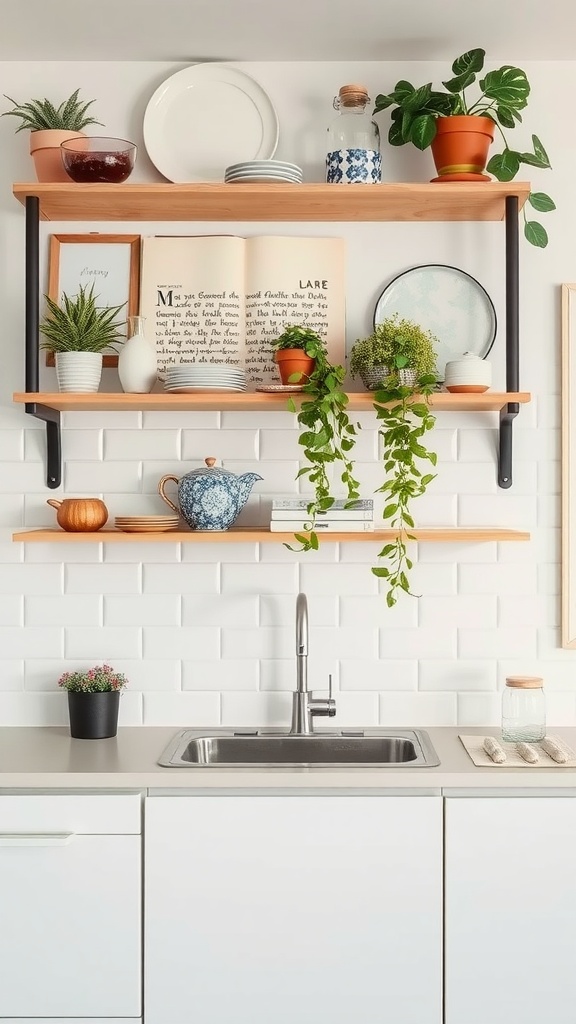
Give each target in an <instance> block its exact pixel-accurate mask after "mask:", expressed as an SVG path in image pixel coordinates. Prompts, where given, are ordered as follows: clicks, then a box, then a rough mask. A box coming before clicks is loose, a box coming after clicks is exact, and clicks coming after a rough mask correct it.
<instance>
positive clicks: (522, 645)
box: [458, 626, 536, 658]
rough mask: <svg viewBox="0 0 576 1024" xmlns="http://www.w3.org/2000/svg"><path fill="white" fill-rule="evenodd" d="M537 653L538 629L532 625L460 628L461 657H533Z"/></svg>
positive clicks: (459, 648)
mask: <svg viewBox="0 0 576 1024" xmlns="http://www.w3.org/2000/svg"><path fill="white" fill-rule="evenodd" d="M535 655H536V630H535V629H533V628H531V627H530V626H516V627H514V628H512V627H509V628H508V629H459V630H458V657H460V658H518V657H521V656H524V657H526V658H531V657H534V656H535Z"/></svg>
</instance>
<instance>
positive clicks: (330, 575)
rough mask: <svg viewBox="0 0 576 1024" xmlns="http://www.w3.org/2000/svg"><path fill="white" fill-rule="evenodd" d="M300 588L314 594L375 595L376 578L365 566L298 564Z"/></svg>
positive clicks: (376, 587) (376, 588)
mask: <svg viewBox="0 0 576 1024" xmlns="http://www.w3.org/2000/svg"><path fill="white" fill-rule="evenodd" d="M300 588H301V589H302V590H303V591H305V593H307V594H310V595H314V594H340V593H342V594H347V595H350V594H376V593H377V591H378V582H377V578H376V576H374V574H373V573H371V572H370V569H369V568H368V567H367V566H365V565H313V564H311V562H310V561H308V562H301V563H300Z"/></svg>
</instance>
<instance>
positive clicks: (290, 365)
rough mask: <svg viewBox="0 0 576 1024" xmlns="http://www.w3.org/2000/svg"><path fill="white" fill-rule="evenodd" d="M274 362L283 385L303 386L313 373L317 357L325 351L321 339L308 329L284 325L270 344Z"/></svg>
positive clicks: (295, 325) (296, 325)
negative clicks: (280, 332)
mask: <svg viewBox="0 0 576 1024" xmlns="http://www.w3.org/2000/svg"><path fill="white" fill-rule="evenodd" d="M272 347H273V349H274V362H275V363H277V365H278V372H279V373H280V379H281V381H282V383H283V384H287V385H289V384H305V383H306V381H308V380H309V379H310V376H311V374H312V373H313V372H314V367H315V365H316V359H317V358H318V355H319V354H320V353H321V352H322V353H323V352H324V351H325V345H324V342H323V341H322V338H321V337H320V336H319V335H318V334H316V332H315V331H313V330H312V329H311V328H310V327H300V326H299V325H298V324H286V325H285V327H284V331H283V332H282V334H281V335H280V336H279V337H278V338H276V340H275V341H273V342H272Z"/></svg>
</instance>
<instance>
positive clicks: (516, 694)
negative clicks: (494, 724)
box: [502, 676, 546, 743]
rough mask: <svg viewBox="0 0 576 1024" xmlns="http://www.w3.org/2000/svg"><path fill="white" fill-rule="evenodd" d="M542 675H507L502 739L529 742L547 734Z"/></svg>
mask: <svg viewBox="0 0 576 1024" xmlns="http://www.w3.org/2000/svg"><path fill="white" fill-rule="evenodd" d="M543 685H544V682H543V679H542V678H541V676H507V677H506V686H505V687H504V691H503V693H502V739H503V740H509V741H511V742H513V743H520V742H526V743H531V742H535V741H537V740H543V739H544V737H545V735H546V701H545V697H544V690H543Z"/></svg>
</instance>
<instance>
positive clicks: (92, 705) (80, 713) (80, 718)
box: [68, 690, 120, 740]
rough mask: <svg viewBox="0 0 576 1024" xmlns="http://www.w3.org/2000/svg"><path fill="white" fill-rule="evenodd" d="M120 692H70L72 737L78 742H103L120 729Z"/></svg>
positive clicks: (69, 708) (69, 707)
mask: <svg viewBox="0 0 576 1024" xmlns="http://www.w3.org/2000/svg"><path fill="white" fill-rule="evenodd" d="M119 707H120V691H119V690H108V691H106V692H104V693H74V692H73V691H72V690H69V691H68V713H69V715H70V735H71V736H73V737H74V738H75V739H77V740H103V739H106V738H107V737H109V736H115V735H116V732H117V729H118V709H119Z"/></svg>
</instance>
